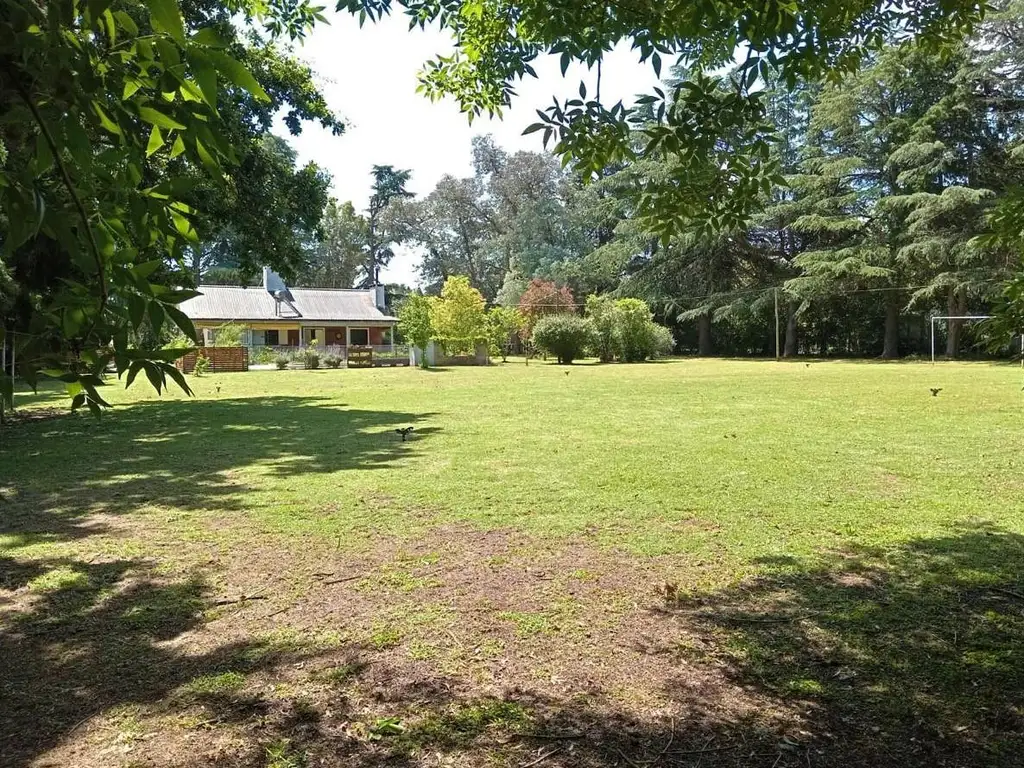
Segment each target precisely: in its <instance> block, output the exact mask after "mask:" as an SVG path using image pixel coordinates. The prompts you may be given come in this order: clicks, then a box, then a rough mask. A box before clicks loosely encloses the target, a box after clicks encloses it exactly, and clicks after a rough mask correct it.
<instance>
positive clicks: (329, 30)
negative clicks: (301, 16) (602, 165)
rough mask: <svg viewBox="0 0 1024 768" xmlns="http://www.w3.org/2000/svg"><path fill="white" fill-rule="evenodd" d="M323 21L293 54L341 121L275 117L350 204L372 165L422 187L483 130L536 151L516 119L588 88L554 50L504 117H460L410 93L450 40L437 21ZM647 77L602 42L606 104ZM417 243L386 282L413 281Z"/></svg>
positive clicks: (578, 69) (465, 156) (363, 199)
mask: <svg viewBox="0 0 1024 768" xmlns="http://www.w3.org/2000/svg"><path fill="white" fill-rule="evenodd" d="M328 19H329V20H330V22H331V23H330V25H326V24H318V25H317V26H316V27H315V28H314V30H313V33H312V34H311V35H310V36H309V37H308V38H307V39H306V40H305V42H304V44H303V45H301V46H297V47H296V48H295V51H294V53H295V55H296V56H298V57H299V58H301V59H302V60H303V61H305V62H306V63H307V64H308V65H309V66H310V67H312V69H313V72H314V74H315V77H316V81H317V83H318V84H319V85H320V87H321V89H322V92H323V94H324V96H325V98H326V99H327V103H328V105H329V106H330V108H331V109H332V110H333V111H334V112H335V114H337V115H339V116H340V117H342V118H343V119H345V120H346V122H347V123H348V128H347V130H346V131H345V133H344V134H342V135H341V136H332V135H331V134H330V132H329V131H325V130H323V129H321V128H320V127H319V126H313V125H306V126H305V127H304V129H303V131H302V134H301V135H299V136H290V135H289V134H288V132H287V129H286V128H285V127H284V125H283V123H279V124H278V125H277V127H276V131H277V133H279V134H280V135H282V136H283V137H285V138H287V140H288V141H289V143H291V145H292V146H293V147H294V148H295V150H296V151H297V152H298V155H299V162H300V164H304V163H306V162H309V161H314V162H316V163H317V164H318V165H319V166H320V167H322V168H324V169H325V170H327V171H328V172H329V173H330V174H331V177H332V194H333V195H334V196H335V197H336V198H338V199H339V200H341V201H345V200H351V201H352V202H353V203H354V204H355V206H356V208H357V209H359V210H362V209H364V208H365V207H366V203H367V200H368V198H369V195H370V170H371V168H372V167H373V166H374V165H393V166H395V167H397V168H407V169H410V170H411V171H412V181H411V183H410V184H409V189H410V191H412V192H414V193H416V194H417V195H425V194H427V193H429V192H430V190H431V189H433V188H434V185H435V184H436V183H437V181H438V180H439V179H440V178H441V177H442V176H443V175H444V174H446V173H447V174H452V175H454V176H468V175H470V174H471V173H472V167H471V147H470V141H471V139H472V138H473V137H474V136H478V135H481V134H487V133H489V134H492V135H493V136H494V138H495V141H496V142H497V144H498V145H499V146H502V147H504V148H506V149H508V150H511V151H516V150H520V149H524V150H532V151H541V150H542V149H543V143H542V141H541V133H540V132H538V133H534V134H531V135H529V136H523V135H522V132H523V129H524V128H526V126H528V125H530V124H531V123H534V122H537V114H536V111H535V110H537V109H542V108H544V107H546V106H548V105H549V104H550V103H551V99H552V97H553V96H556V95H557V96H558V97H559V98H567V97H570V96H572V95H574V94H575V93H576V92H577V88H578V87H579V83H580V80H581V79H582V80H585V81H586V82H587V85H588V91H589V92H593V85H594V83H595V76H596V73H595V72H590V71H588V70H587V69H586V67H584V66H579V65H573V66H571V67H570V68H569V70H568V71H567V73H566V76H565V77H564V78H563V77H562V73H561V70H560V68H559V62H558V58H557V57H554V56H549V57H546V58H545V59H543V60H541V61H538V62H535V63H534V68H535V69H536V71H537V74H538V78H537V79H536V80H534V79H532V78H531V79H530V80H527V81H524V82H522V83H519V84H518V85H517V91H518V93H519V95H518V97H517V98H516V99H515V100H514V101H513V104H512V107H511V108H510V109H508V110H506V112H505V114H504V119H500V120H499V119H494V120H488V119H487V118H477V119H476V120H474V121H473V124H472V125H470V124H469V122H468V119H467V117H466V116H465V115H463V114H462V113H460V112H459V109H458V107H457V105H456V104H455V102H454V101H451V100H449V99H445V100H443V101H440V102H434V103H431V102H430V100H429V99H427V98H426V97H425V96H423V95H422V94H419V93H416V85H417V80H416V76H417V73H418V72H419V71H420V69H421V68H422V65H423V63H424V62H425V61H427V59H430V58H433V57H434V56H436V55H437V54H439V53H447V52H449V51H450V50H451V48H452V44H451V39H450V37H448V36H447V35H446V34H444V33H442V32H440V31H439V30H437V29H430V28H428V29H427V30H425V31H422V30H420V29H419V28H416V29H414V30H412V31H409V29H408V22H407V21H406V17H405V16H404V15H401V14H399V15H396V16H392V17H389V18H385V19H384V20H382V21H381V22H379V23H378V24H372V23H370V22H367V24H366V25H365V26H364V27H363V28H362V29H360V28H359V24H358V21H357V19H355V18H354V17H352V16H349V15H348V14H338V13H335V12H331V13H330V14H328ZM656 84H657V79H656V77H655V75H654V73H653V71H652V70H651V69H650V67H649V66H646V65H642V64H640V63H639V62H638V61H637V54H636V53H634V52H632V51H630V50H629V49H628V47H623V48H621V49H616V50H614V51H612V52H611V53H610V54H608V56H607V57H606V59H605V62H604V64H603V65H602V77H601V93H602V99H603V100H604V101H605V102H606V103H608V104H614V103H615V102H616V101H618V100H619V99H623V100H625V101H626V103H627V104H628V103H629V101H630V100H631V99H632V97H633V96H634V95H635V94H637V93H641V92H645V91H650V89H651V88H652V87H653V86H654V85H656ZM418 261H419V253H418V252H417V251H416V250H415V249H412V248H402V249H400V250H399V251H398V252H397V254H396V256H395V258H394V260H393V261H392V262H391V264H390V265H389V267H388V268H387V269H386V270H385V271H384V273H383V279H384V280H385V281H386V282H401V283H406V284H408V285H415V284H416V283H417V275H416V266H417V264H418Z"/></svg>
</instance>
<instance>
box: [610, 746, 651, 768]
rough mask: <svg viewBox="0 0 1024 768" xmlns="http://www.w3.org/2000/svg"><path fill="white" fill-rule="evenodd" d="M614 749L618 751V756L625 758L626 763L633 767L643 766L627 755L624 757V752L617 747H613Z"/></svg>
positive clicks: (639, 767)
mask: <svg viewBox="0 0 1024 768" xmlns="http://www.w3.org/2000/svg"><path fill="white" fill-rule="evenodd" d="M615 751H616V752H618V753H619V757H621V758H622V759H623V760H625V761H626V762H627V763H629V764H630V765H631V766H633V768H644V766H643V765H641V764H640V763H637V762H634V761H633V760H630V759H629V758H628V757H626V753H625V752H623V751H622V750H621V749H619V748H618V747H616V748H615Z"/></svg>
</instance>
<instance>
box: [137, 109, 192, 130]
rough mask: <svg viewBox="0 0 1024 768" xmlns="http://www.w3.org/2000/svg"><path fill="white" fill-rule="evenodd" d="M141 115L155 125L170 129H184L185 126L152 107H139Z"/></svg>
mask: <svg viewBox="0 0 1024 768" xmlns="http://www.w3.org/2000/svg"><path fill="white" fill-rule="evenodd" d="M139 117H141V118H142V119H143V120H145V121H146V122H147V123H150V124H152V125H154V126H159V127H160V128H167V129H168V130H176V131H184V130H185V126H184V125H182V124H181V123H179V122H178V121H177V120H175V119H173V118H171V117H168V116H167V115H165V114H164V113H163V112H160V111H158V110H155V109H153V108H152V107H139Z"/></svg>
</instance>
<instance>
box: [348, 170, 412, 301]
mask: <svg viewBox="0 0 1024 768" xmlns="http://www.w3.org/2000/svg"><path fill="white" fill-rule="evenodd" d="M372 174H373V186H372V188H371V194H370V204H369V206H367V209H366V261H365V264H364V265H363V276H362V281H361V283H360V285H361V286H362V287H363V288H369V287H371V286H374V285H380V271H381V269H383V268H384V267H386V266H387V265H388V263H389V262H390V261H391V259H392V258H394V255H395V251H394V248H395V246H396V245H398V244H399V243H401V242H402V241H403V240H404V239H405V238H406V234H405V218H404V217H403V215H402V213H401V203H402V201H403V200H405V199H406V198H409V197H412V193H411V192H410V191H409V190H407V189H406V188H405V186H406V184H408V183H409V179H410V178H411V176H412V172H411V171H402V170H398V169H396V168H395V167H394V166H391V165H375V166H373V171H372Z"/></svg>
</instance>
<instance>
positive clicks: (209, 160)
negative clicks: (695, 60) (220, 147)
mask: <svg viewBox="0 0 1024 768" xmlns="http://www.w3.org/2000/svg"><path fill="white" fill-rule="evenodd" d="M196 152H197V153H199V159H200V160H202V161H203V165H205V166H206V168H207V170H209V171H210V172H211V173H214V174H218V173H220V163H218V162H217V161H216V160H215V159H214V157H213V155H211V154H210V151H209V150H208V149H207V148H206V145H204V144H203V142H202V141H200V140H199V139H196Z"/></svg>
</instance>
